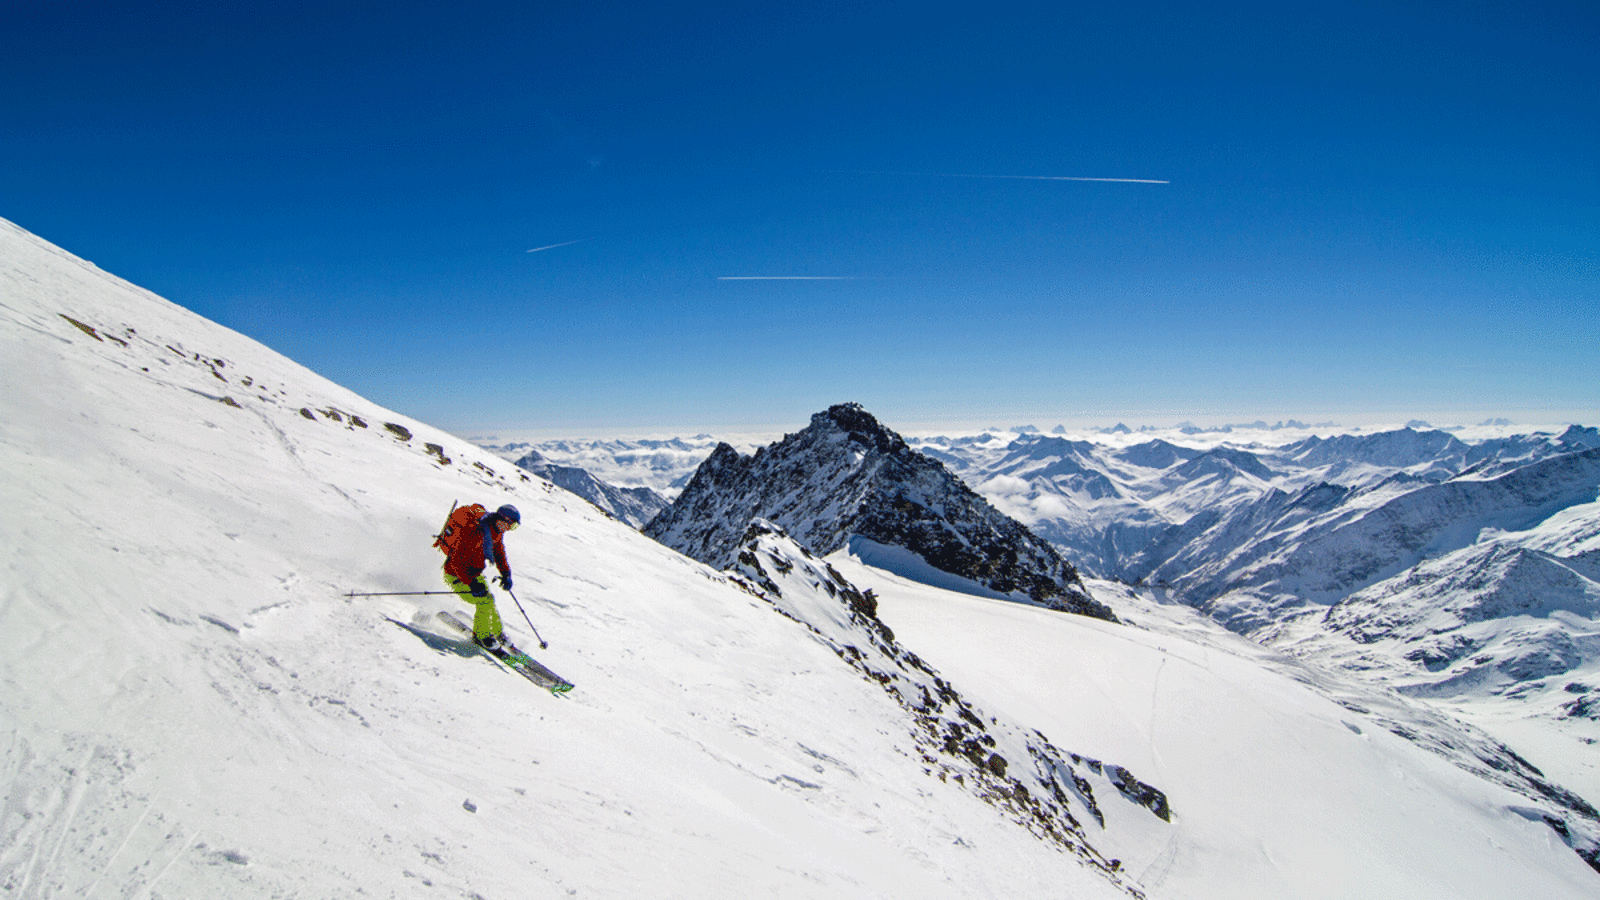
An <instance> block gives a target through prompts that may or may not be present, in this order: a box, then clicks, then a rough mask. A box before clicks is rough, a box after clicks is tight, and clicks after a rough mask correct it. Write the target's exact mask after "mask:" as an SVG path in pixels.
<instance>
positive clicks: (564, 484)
mask: <svg viewBox="0 0 1600 900" xmlns="http://www.w3.org/2000/svg"><path fill="white" fill-rule="evenodd" d="M516 465H517V468H519V469H522V470H524V471H528V472H532V473H533V474H535V475H538V476H539V477H540V478H543V479H545V480H546V481H549V482H550V483H551V484H553V485H555V486H556V487H559V488H562V489H564V490H567V491H570V492H572V493H574V494H577V495H578V496H579V497H582V498H583V499H585V500H587V501H589V502H590V503H593V504H594V505H595V506H597V507H599V508H600V510H601V511H602V512H604V513H607V514H609V515H611V516H614V517H616V518H617V519H618V520H619V521H622V522H626V523H628V524H629V525H632V526H633V527H634V528H643V527H644V526H645V525H646V524H647V523H648V522H649V521H650V520H651V519H653V518H655V517H656V515H657V514H659V513H660V512H661V511H662V510H663V509H666V508H667V506H668V505H669V504H668V501H667V498H665V497H663V496H661V495H660V494H658V493H656V492H655V491H653V490H651V489H649V488H647V487H617V486H615V485H610V484H607V483H605V482H604V481H601V480H600V479H598V478H596V477H594V476H593V475H591V474H590V473H589V471H588V470H587V469H582V468H579V467H577V466H562V465H557V464H555V463H552V462H550V461H549V460H548V459H545V457H544V456H543V455H542V454H540V453H539V451H537V450H529V451H528V452H527V453H524V454H523V455H522V456H521V457H519V458H518V459H517V461H516Z"/></svg>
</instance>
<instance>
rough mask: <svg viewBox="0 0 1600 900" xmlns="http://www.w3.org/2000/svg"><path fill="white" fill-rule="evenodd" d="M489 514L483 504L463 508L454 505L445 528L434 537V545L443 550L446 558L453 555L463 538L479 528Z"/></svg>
mask: <svg viewBox="0 0 1600 900" xmlns="http://www.w3.org/2000/svg"><path fill="white" fill-rule="evenodd" d="M488 512H489V511H488V510H487V509H485V508H484V507H483V504H482V503H474V504H472V505H471V506H462V507H457V506H455V505H453V504H452V505H451V507H450V515H449V516H448V517H447V518H446V519H445V520H444V527H443V528H441V529H440V530H439V533H438V534H437V535H436V536H435V537H434V539H433V545H434V546H435V547H438V548H439V549H440V550H443V551H444V555H445V556H449V555H451V554H452V553H454V552H455V549H456V545H457V544H458V543H460V542H461V536H462V535H464V534H467V533H468V532H471V531H472V530H474V529H475V528H477V526H478V520H479V519H481V518H483V517H484V515H485V514H486V513H488Z"/></svg>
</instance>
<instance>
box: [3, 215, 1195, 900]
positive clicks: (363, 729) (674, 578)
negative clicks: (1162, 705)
mask: <svg viewBox="0 0 1600 900" xmlns="http://www.w3.org/2000/svg"><path fill="white" fill-rule="evenodd" d="M64 317H70V319H71V321H69V320H68V318H64ZM0 340H3V342H4V350H3V353H0V359H3V360H4V365H5V378H6V382H7V384H8V386H10V387H11V388H12V389H9V390H7V391H6V392H5V395H4V401H3V402H4V404H5V406H4V415H3V416H0V427H3V431H0V465H4V467H5V470H6V471H7V472H10V473H26V477H13V478H8V479H7V480H6V481H5V486H4V492H5V493H4V495H3V497H0V500H3V505H4V509H5V510H6V513H5V515H4V518H3V520H0V523H3V533H0V538H3V546H4V547H5V551H4V552H5V554H6V556H5V565H4V571H5V576H4V582H3V590H4V594H3V597H0V785H3V788H0V790H3V800H0V885H3V886H4V890H5V893H6V895H7V896H8V897H16V898H19V900H20V898H35V897H50V896H80V895H87V896H141V897H158V896H227V897H245V898H248V897H269V896H271V897H286V896H300V897H330V896H354V895H357V894H369V895H379V896H416V895H419V894H422V893H431V892H440V891H442V892H445V893H449V894H453V895H459V896H469V897H470V896H478V897H505V896H526V895H529V894H533V895H536V896H538V895H557V896H559V895H566V894H576V895H595V896H614V897H624V896H626V897H640V896H643V897H653V896H686V895H687V896H697V897H741V898H742V897H747V896H750V895H752V894H758V893H765V892H777V893H781V894H783V895H786V896H815V897H830V898H831V897H839V896H845V897H852V896H861V897H867V896H872V897H881V896H919V897H921V896H932V897H962V896H971V895H973V894H975V893H995V894H999V895H1004V896H1047V895H1049V896H1054V895H1058V894H1059V893H1060V892H1062V891H1066V892H1068V893H1072V894H1074V895H1077V896H1086V897H1093V896H1125V893H1124V891H1123V889H1122V888H1120V887H1118V885H1117V884H1115V883H1114V882H1113V881H1112V880H1110V879H1108V878H1107V877H1105V876H1104V875H1102V874H1100V873H1099V872H1098V871H1097V870H1095V869H1094V868H1091V867H1086V866H1084V865H1081V864H1080V863H1079V861H1078V857H1076V856H1071V855H1068V854H1065V853H1064V852H1063V851H1062V850H1061V849H1059V848H1058V847H1055V846H1051V845H1049V844H1046V843H1043V842H1041V841H1040V840H1038V839H1037V838H1036V837H1035V835H1034V834H1032V833H1031V832H1029V831H1028V830H1027V829H1025V828H1023V827H1020V826H1018V825H1017V824H1015V823H1014V822H1013V821H1011V820H1010V819H1009V818H1007V817H1006V816H1005V815H1003V814H1002V813H1001V812H1000V811H999V810H997V809H996V808H995V807H993V806H992V805H991V804H989V803H987V802H985V801H984V800H983V799H981V798H979V797H977V796H975V794H974V793H973V792H972V791H970V790H968V789H966V788H965V787H963V786H961V785H959V784H953V783H951V782H949V781H940V780H939V779H938V778H936V777H933V776H930V775H929V774H928V773H927V772H925V771H924V763H923V762H922V760H921V758H920V757H919V756H918V755H916V749H915V748H916V747H917V746H918V744H917V740H918V737H917V736H918V735H919V734H920V733H921V732H920V731H919V727H918V726H917V724H916V722H915V721H914V720H913V719H912V718H911V717H910V716H909V715H908V713H907V712H906V710H905V709H904V708H903V707H902V706H901V705H900V704H898V703H896V702H895V701H894V700H893V698H891V697H889V696H888V695H887V694H886V693H885V692H884V691H883V690H882V689H881V688H880V687H879V686H878V685H877V684H875V683H871V682H868V681H867V680H865V679H864V678H862V677H861V676H860V674H859V673H858V672H857V671H856V670H855V669H853V668H852V667H850V666H849V665H848V664H846V663H845V662H843V661H842V660H841V659H840V658H839V656H838V655H837V654H836V653H835V652H834V651H833V650H832V649H831V648H830V647H829V646H828V645H826V643H825V642H823V641H820V640H818V639H817V638H816V636H815V635H814V634H813V633H812V632H811V631H810V630H809V629H808V628H807V627H806V626H805V625H804V624H803V623H799V622H795V621H793V620H792V619H790V618H787V617H785V616H783V615H779V614H777V613H775V611H774V610H773V609H772V607H771V605H770V604H769V603H767V602H765V601H763V600H761V599H759V598H757V597H753V596H751V595H750V594H748V593H747V592H745V591H744V590H741V589H739V588H738V587H737V586H735V585H733V584H731V583H729V582H728V580H727V579H726V578H724V577H723V576H721V575H718V574H717V573H714V572H711V571H710V570H708V569H706V568H705V567H703V566H701V565H699V564H697V563H693V562H691V561H689V560H687V559H685V558H683V557H681V556H679V555H677V554H675V553H672V552H671V551H668V550H666V549H665V548H662V547H661V546H660V545H658V544H656V543H655V542H653V541H650V540H648V539H646V538H644V537H642V536H640V535H638V534H637V533H636V532H634V531H632V529H629V528H627V527H626V526H625V525H623V524H621V523H619V522H616V521H614V520H611V519H609V518H607V517H606V516H604V515H603V514H602V513H600V512H599V511H598V510H596V509H594V508H593V507H591V506H590V505H589V504H587V503H580V502H577V501H576V500H575V499H574V498H571V497H570V496H569V495H567V494H565V493H564V492H561V491H558V490H556V489H555V488H553V487H551V486H549V485H548V484H546V483H544V482H542V481H539V480H537V479H533V478H532V477H531V476H529V477H528V478H527V480H524V478H523V476H522V475H520V474H518V473H517V472H516V471H515V470H514V469H513V468H511V467H509V466H506V465H505V464H503V463H502V462H501V461H499V460H498V459H496V458H494V457H492V456H490V455H488V454H486V453H484V452H482V451H479V450H477V449H476V448H473V447H471V446H469V445H467V444H465V443H464V442H462V441H459V440H457V439H454V438H452V437H450V436H449V435H445V434H443V433H440V432H438V431H436V430H434V429H431V428H428V427H427V426H425V425H423V424H421V423H418V422H414V421H411V420H409V419H406V418H405V417H402V416H398V415H396V414H393V413H390V412H387V411H385V410H382V409H380V408H377V407H374V406H373V405H372V404H370V403H367V402H366V401H364V400H362V399H361V398H360V397H357V396H355V395H353V394H350V393H349V392H347V391H344V390H342V389H340V388H338V387H337V386H335V385H332V384H329V383H328V382H326V381H324V380H322V379H320V378H318V377H316V376H315V375H313V374H311V373H310V372H307V371H306V370H304V369H302V368H300V367H298V366H296V365H294V364H293V363H290V362H289V361H287V360H284V359H282V358H281V357H278V356H277V355H275V354H273V353H271V352H270V351H267V350H266V349H265V348H262V347H260V346H259V345H256V344H254V343H252V342H250V341H249V340H248V339H245V338H243V337H241V336H239V335H237V334H234V333H231V332H228V331H227V330H225V329H222V328H219V327H217V326H215V325H212V324H211V323H208V322H205V321H204V320H202V319H199V318H198V317H195V316H193V315H191V314H189V313H187V312H185V311H183V310H181V309H179V308H177V307H175V306H172V305H171V304H168V303H166V302H165V301H162V300H160V299H159V298H156V297H154V296H152V295H150V294H148V293H146V292H143V291H140V290H138V289H137V288H134V287H132V286H130V285H127V284H126V283H124V282H120V281H117V280H116V279H113V278H111V277H110V276H107V275H105V274H104V273H102V272H99V271H98V270H96V269H94V268H93V267H91V266H89V265H88V264H86V263H83V262H82V261H80V260H77V259H75V258H73V257H71V256H69V255H68V254H65V253H63V252H61V251H59V250H57V249H55V248H53V247H51V246H49V245H48V244H45V243H44V242H42V241H39V240H38V239H36V238H34V237H32V236H31V235H28V234H26V233H25V232H22V231H21V230H20V229H17V228H15V227H14V226H11V225H10V224H9V223H5V224H3V225H0ZM230 401H231V402H230ZM454 500H462V501H467V500H483V501H486V502H490V503H491V504H493V503H500V502H507V501H509V502H513V503H516V504H517V505H518V506H519V507H520V508H521V509H522V510H523V513H524V525H523V527H522V528H521V529H520V530H518V531H516V532H514V533H512V534H511V535H509V536H508V540H507V544H508V549H509V551H510V556H511V559H512V561H513V566H514V568H515V571H516V572H517V575H518V580H517V584H518V590H519V596H520V598H521V600H522V603H523V605H524V606H525V607H526V608H527V609H528V612H529V614H530V615H532V616H533V617H535V619H536V620H537V621H538V623H539V625H540V628H541V631H542V632H543V634H544V636H545V637H546V638H547V639H548V640H549V641H550V643H551V648H550V650H549V651H548V652H545V653H541V657H542V658H543V660H544V661H545V662H546V663H547V664H549V665H550V666H551V667H553V668H555V669H556V670H557V671H560V672H562V673H563V674H564V675H567V676H568V677H570V678H571V679H573V680H574V681H576V682H577V683H578V685H579V687H578V690H577V691H575V692H574V693H573V694H572V695H570V698H569V699H556V698H553V697H550V696H549V695H547V694H543V693H541V692H538V691H537V690H534V689H532V688H531V687H530V686H529V685H528V684H527V683H526V682H525V681H523V680H521V679H518V678H515V677H513V676H510V675H508V674H506V673H504V672H502V671H499V670H498V669H497V668H496V667H495V666H494V665H492V664H491V663H489V662H488V661H487V660H486V659H485V658H483V657H481V656H479V655H476V654H475V652H473V651H472V650H470V649H469V648H467V647H463V646H462V645H460V644H459V643H455V642H452V641H450V640H447V639H444V638H442V637H440V636H438V634H437V633H435V632H434V631H433V630H432V625H433V612H434V611H435V610H437V609H441V608H449V607H451V606H455V605H459V604H458V601H455V600H454V599H453V598H449V597H443V598H436V597H348V596H345V595H346V594H347V593H348V592H349V591H350V590H351V589H352V588H355V589H361V590H368V591H382V590H400V591H413V590H427V589H441V588H442V585H441V584H440V582H439V576H438V564H439V561H440V560H439V557H438V555H437V553H436V552H435V551H433V550H432V549H431V548H430V547H429V546H428V545H429V542H430V536H431V534H432V532H433V531H434V530H435V529H436V528H437V527H438V525H439V522H440V520H442V518H443V515H444V513H445V511H446V510H447V509H448V508H449V505H450V503H451V502H452V501H454ZM503 612H504V613H505V616H506V619H507V621H508V623H509V624H510V625H511V627H512V630H513V631H514V632H517V631H520V630H521V629H520V628H519V626H520V615H519V614H518V613H517V612H516V611H515V609H514V608H513V607H511V606H510V605H509V604H505V608H504V609H503ZM386 617H387V618H388V619H392V620H393V621H392V622H391V621H387V620H386ZM521 633H522V634H523V635H524V638H525V639H524V643H525V644H527V645H530V646H531V645H533V643H534V642H533V641H532V640H528V639H526V637H525V635H526V632H525V631H524V632H521ZM1145 818H1147V819H1149V820H1150V823H1151V824H1150V825H1149V826H1148V827H1150V828H1155V829H1159V828H1164V827H1166V825H1165V823H1162V822H1160V821H1159V820H1156V819H1155V818H1154V817H1153V816H1148V815H1147V816H1146V817H1145ZM1133 827H1135V826H1132V825H1130V826H1129V828H1130V829H1131V828H1133ZM1130 833H1131V832H1130ZM1092 838H1093V840H1094V847H1095V852H1096V853H1099V854H1103V855H1104V856H1105V857H1108V858H1109V857H1114V856H1116V855H1117V854H1118V850H1117V843H1118V840H1119V839H1118V838H1115V837H1113V833H1112V832H1111V831H1109V830H1106V831H1100V832H1098V833H1097V834H1095V835H1093V836H1092ZM1129 839H1130V840H1133V841H1135V842H1136V843H1139V844H1143V843H1146V842H1148V840H1149V838H1148V837H1146V836H1143V835H1141V834H1132V837H1131V838H1129Z"/></svg>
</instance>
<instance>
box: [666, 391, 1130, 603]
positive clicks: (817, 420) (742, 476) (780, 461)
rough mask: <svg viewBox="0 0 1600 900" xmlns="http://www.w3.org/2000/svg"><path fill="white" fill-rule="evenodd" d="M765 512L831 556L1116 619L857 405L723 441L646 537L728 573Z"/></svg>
mask: <svg viewBox="0 0 1600 900" xmlns="http://www.w3.org/2000/svg"><path fill="white" fill-rule="evenodd" d="M757 518H760V519H768V520H770V521H772V522H774V523H777V524H778V525H779V526H781V527H782V528H784V529H785V530H787V531H788V533H789V534H791V535H793V536H794V537H795V538H796V539H797V540H799V541H800V542H801V544H802V545H803V546H805V547H807V548H808V549H810V550H811V551H813V552H815V553H818V554H821V555H827V554H830V553H833V552H834V551H836V550H839V549H841V548H844V547H846V546H848V545H852V544H854V545H855V547H856V550H857V552H871V553H874V554H875V558H877V559H878V560H879V561H880V563H883V564H888V565H894V564H896V563H897V562H898V563H902V564H908V568H907V569H906V570H908V571H909V570H910V569H911V568H915V569H918V570H921V571H927V570H929V569H932V570H934V573H935V577H942V578H944V579H946V580H947V581H948V580H949V579H950V577H951V576H954V577H955V578H956V579H962V580H964V581H966V582H970V583H973V584H975V585H977V586H979V587H980V588H982V589H986V590H987V591H989V592H991V593H993V594H998V595H1002V596H1010V597H1014V598H1017V599H1022V600H1027V601H1029V602H1033V603H1038V604H1040V605H1044V606H1049V607H1050V608H1052V609H1058V610H1063V611H1067V612H1075V613H1080V614H1083V615H1091V616H1098V617H1100V618H1105V619H1112V620H1115V615H1114V614H1113V613H1112V612H1111V610H1110V608H1109V607H1107V606H1106V605H1105V604H1103V603H1099V602H1098V601H1096V600H1094V599H1093V598H1092V597H1090V596H1089V593H1088V590H1087V589H1086V588H1084V586H1083V582H1082V580H1081V579H1079V578H1078V573H1077V571H1076V570H1075V569H1073V567H1072V566H1071V564H1069V563H1067V562H1066V561H1065V560H1063V559H1062V558H1061V555H1060V554H1059V553H1057V552H1056V550H1055V548H1054V547H1052V546H1051V545H1050V544H1049V543H1048V542H1046V541H1044V540H1041V539H1039V538H1038V537H1036V536H1034V535H1033V534H1032V533H1031V532H1029V531H1028V530H1027V529H1026V528H1024V527H1023V526H1022V525H1020V524H1018V523H1017V522H1016V521H1015V520H1013V519H1011V518H1009V517H1007V516H1005V515H1003V514H1001V513H1000V512H998V511H996V510H995V508H994V507H992V506H990V505H989V504H988V503H987V502H985V501H984V500H983V499H982V498H981V497H979V496H978V495H977V494H976V493H974V492H973V491H972V489H971V488H968V487H967V486H966V485H965V484H964V483H962V481H961V480H960V479H959V478H956V477H955V476H954V475H952V474H951V473H950V472H949V471H948V470H947V469H946V468H945V467H944V466H943V465H942V464H940V463H939V462H938V461H937V460H935V459H933V458H932V457H929V456H926V455H924V454H921V453H918V452H916V451H915V450H912V449H911V448H910V447H909V446H907V444H906V442H905V441H904V440H903V439H902V438H901V437H900V436H899V435H897V434H895V433H894V432H893V431H890V430H889V429H887V428H885V427H884V426H883V425H882V424H880V423H879V422H878V420H877V419H875V418H873V417H872V415H871V414H870V413H868V412H867V411H866V410H864V409H862V408H861V407H860V406H859V405H857V404H853V403H844V404H840V405H837V406H833V407H830V408H829V409H827V410H825V411H823V412H820V413H817V414H816V415H814V416H812V417H811V424H810V425H809V426H808V427H807V428H805V429H803V430H801V431H799V432H797V433H795V434H791V435H788V436H786V437H785V438H784V439H783V440H782V441H780V442H778V443H776V444H772V445H771V446H768V447H765V448H762V449H761V450H759V451H757V452H756V453H755V454H754V455H753V456H748V457H747V456H742V455H740V454H739V452H738V451H736V450H734V449H733V448H732V447H730V446H728V445H726V444H723V445H719V446H718V447H717V449H716V450H715V451H713V452H712V454H711V456H710V457H709V458H707V459H706V461H705V462H704V463H702V464H701V465H700V468H699V469H698V470H697V471H696V472H695V475H694V478H693V480H691V481H690V482H689V485H688V486H687V487H686V488H684V490H683V493H681V494H679V495H678V498H677V499H676V500H675V501H673V504H672V506H671V507H669V508H668V509H667V510H665V511H664V512H662V513H661V515H659V516H657V517H656V519H655V520H654V521H652V522H651V523H650V524H649V525H647V526H646V527H645V529H644V533H645V534H647V535H650V536H651V537H653V538H655V539H657V540H659V541H661V542H662V543H663V544H666V545H667V546H669V547H672V548H673V549H675V550H678V551H680V552H682V553H684V554H686V555H688V556H690V557H693V558H694V559H698V560H700V561H701V562H705V563H708V564H710V565H712V566H716V567H719V568H722V567H726V566H727V565H729V564H731V563H732V562H733V560H734V557H735V556H736V554H737V553H738V552H739V549H740V547H741V538H742V536H743V534H744V532H745V529H746V528H747V527H748V526H749V524H750V522H751V520H752V519H757Z"/></svg>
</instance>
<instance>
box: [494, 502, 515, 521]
mask: <svg viewBox="0 0 1600 900" xmlns="http://www.w3.org/2000/svg"><path fill="white" fill-rule="evenodd" d="M494 514H495V515H497V516H499V517H500V518H501V519H504V520H505V521H506V522H507V523H509V524H512V525H521V524H522V513H519V512H517V508H516V507H515V506H512V505H511V504H509V503H507V504H506V505H505V506H502V507H500V508H499V509H497V510H495V511H494Z"/></svg>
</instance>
